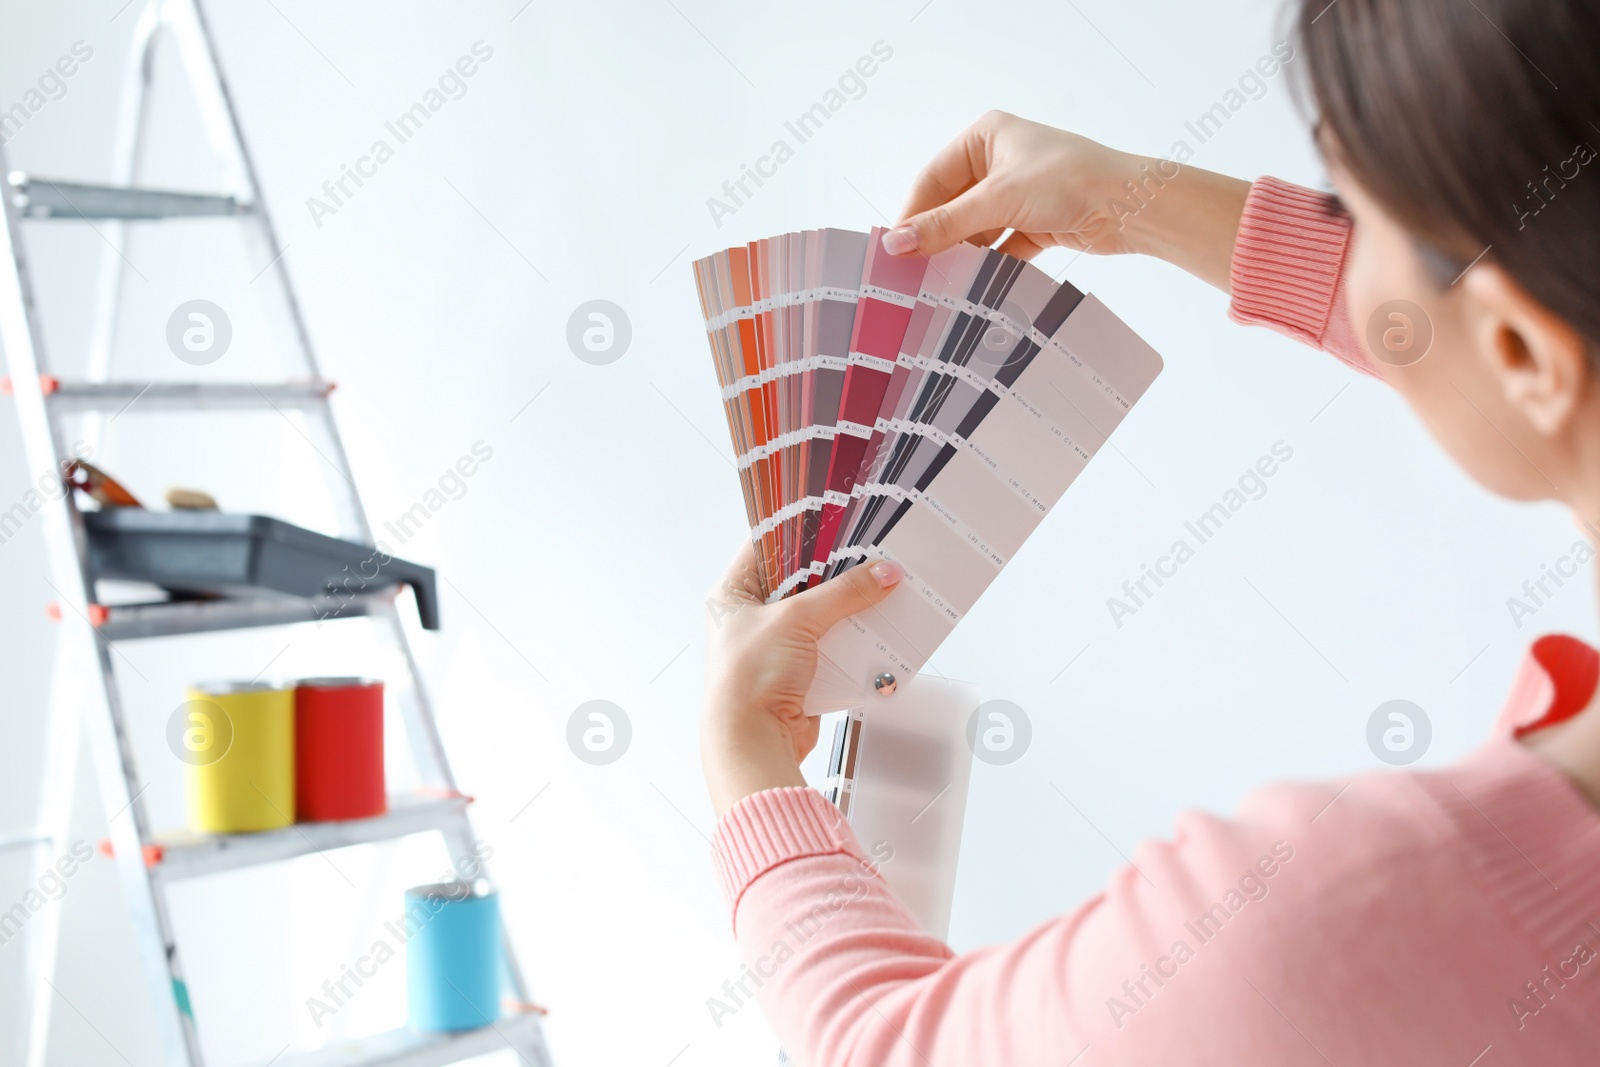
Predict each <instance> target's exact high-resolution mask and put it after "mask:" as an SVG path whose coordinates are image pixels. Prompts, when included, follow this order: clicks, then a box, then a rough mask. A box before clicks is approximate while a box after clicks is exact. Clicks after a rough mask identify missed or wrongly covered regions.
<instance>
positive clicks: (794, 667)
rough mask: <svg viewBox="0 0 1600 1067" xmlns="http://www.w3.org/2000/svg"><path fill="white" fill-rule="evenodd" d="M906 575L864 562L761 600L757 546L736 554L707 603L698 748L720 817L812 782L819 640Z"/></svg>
mask: <svg viewBox="0 0 1600 1067" xmlns="http://www.w3.org/2000/svg"><path fill="white" fill-rule="evenodd" d="M902 573H903V572H902V571H901V569H900V567H899V566H898V565H897V564H894V563H888V562H883V561H880V562H877V563H871V564H864V565H860V566H856V567H852V568H851V569H850V570H848V571H846V572H845V573H844V574H841V575H839V576H838V577H837V578H832V579H830V580H828V581H826V582H823V583H822V584H821V585H818V586H817V587H816V588H814V589H808V590H806V591H805V592H803V593H797V594H795V595H794V596H791V597H788V598H787V599H785V600H780V601H779V602H777V603H776V604H763V603H762V595H761V584H760V579H759V575H758V570H757V567H756V556H755V548H754V546H753V545H750V544H746V545H745V546H744V547H743V548H741V549H740V550H739V552H738V554H737V555H735V556H734V559H733V562H732V563H731V564H730V565H729V567H728V572H727V574H725V575H724V576H723V579H722V581H721V582H719V583H718V584H717V586H716V587H715V588H714V589H713V590H712V591H711V596H710V599H709V600H708V601H707V615H708V623H709V625H708V630H709V636H708V641H707V646H708V654H707V669H706V704H705V709H704V711H703V713H702V716H701V721H700V755H701V762H702V764H703V766H704V769H705V775H706V786H707V788H708V789H709V790H710V791H711V803H712V806H713V807H714V808H715V809H716V813H717V817H718V818H721V817H722V813H723V812H725V811H727V810H728V809H729V808H731V807H732V806H733V805H734V804H736V803H738V802H739V800H741V799H742V798H744V797H746V796H748V795H749V794H751V793H756V792H759V791H761V790H763V789H776V788H780V787H782V786H792V785H805V779H804V778H803V777H802V776H801V774H800V761H801V760H802V759H804V758H805V756H806V754H807V753H809V752H810V751H811V750H812V748H814V747H815V746H816V743H817V718H816V717H815V716H813V715H807V714H806V713H805V697H806V691H807V690H808V689H810V688H811V680H812V677H813V676H814V675H815V674H816V671H817V642H818V641H820V640H821V639H822V635H823V634H825V633H827V632H828V630H829V629H831V628H832V627H833V625H834V624H835V623H838V622H841V621H843V620H844V619H845V618H847V617H849V616H851V615H854V614H855V613H856V612H858V611H863V610H865V609H867V608H869V607H872V606H873V605H875V604H878V603H880V602H881V601H882V600H883V599H884V598H885V597H887V596H888V595H889V593H890V592H891V591H892V590H893V589H894V586H895V585H896V584H897V583H898V582H899V581H900V578H901V575H902Z"/></svg>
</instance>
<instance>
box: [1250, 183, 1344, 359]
mask: <svg viewBox="0 0 1600 1067" xmlns="http://www.w3.org/2000/svg"><path fill="white" fill-rule="evenodd" d="M1349 244H1350V217H1349V216H1348V215H1346V214H1344V213H1343V212H1342V211H1340V210H1339V208H1338V201H1337V200H1335V199H1334V198H1333V197H1331V196H1328V195H1327V194H1324V193H1318V192H1315V191H1313V190H1310V189H1304V188H1301V187H1300V186H1298V185H1291V184H1290V183H1288V182H1285V181H1280V180H1279V179H1277V178H1262V179H1260V180H1259V181H1257V182H1256V183H1255V184H1254V185H1252V186H1251V187H1250V195H1249V197H1248V198H1247V199H1246V200H1245V205H1244V215H1243V217H1242V218H1241V219H1240V220H1239V237H1238V240H1237V241H1236V242H1235V243H1234V246H1233V270H1232V285H1233V302H1232V305H1231V307H1230V308H1229V310H1228V314H1229V317H1231V318H1232V319H1233V320H1234V321H1235V322H1241V323H1245V324H1247V325H1253V324H1260V325H1263V326H1270V327H1273V328H1274V329H1277V330H1280V331H1282V332H1283V333H1286V334H1288V335H1289V336H1290V337H1293V338H1294V339H1295V340H1297V341H1301V342H1303V343H1305V344H1308V345H1311V346H1313V347H1315V348H1323V347H1326V335H1327V333H1328V327H1329V323H1330V322H1331V321H1332V316H1333V310H1334V302H1335V300H1336V298H1337V297H1338V294H1339V275H1340V273H1341V272H1342V271H1343V269H1344V257H1345V250H1346V249H1347V248H1348V246H1349Z"/></svg>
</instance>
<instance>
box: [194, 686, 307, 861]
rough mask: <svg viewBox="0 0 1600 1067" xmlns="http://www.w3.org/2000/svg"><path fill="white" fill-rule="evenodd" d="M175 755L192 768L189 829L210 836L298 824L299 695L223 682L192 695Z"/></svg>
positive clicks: (197, 689)
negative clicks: (296, 703)
mask: <svg viewBox="0 0 1600 1067" xmlns="http://www.w3.org/2000/svg"><path fill="white" fill-rule="evenodd" d="M188 697H189V699H188V703H187V704H185V705H184V708H183V713H182V715H181V716H180V717H179V718H180V720H181V727H180V728H179V729H178V730H177V731H176V733H175V734H174V736H173V738H172V740H173V751H174V752H176V753H177V754H178V756H179V758H180V759H182V760H183V761H184V762H185V763H186V764H188V768H187V795H188V809H189V828H190V829H192V830H195V831H198V832H200V833H208V834H240V833H250V832H252V831H256V830H276V829H279V828H280V827H284V826H289V825H291V824H292V823H293V822H294V690H292V689H283V688H280V687H278V686H275V685H270V684H267V683H262V682H219V683H209V684H202V685H197V686H194V687H193V688H191V689H190V690H189V692H188Z"/></svg>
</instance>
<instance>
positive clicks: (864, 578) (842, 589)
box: [789, 559, 905, 638]
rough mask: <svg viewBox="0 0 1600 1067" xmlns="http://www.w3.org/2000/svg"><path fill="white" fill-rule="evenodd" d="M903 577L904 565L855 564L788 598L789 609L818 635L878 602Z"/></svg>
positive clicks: (883, 563)
mask: <svg viewBox="0 0 1600 1067" xmlns="http://www.w3.org/2000/svg"><path fill="white" fill-rule="evenodd" d="M903 577H905V568H904V567H902V566H900V564H898V563H893V562H891V561H889V560H882V559H881V560H878V561H876V562H874V563H869V564H865V565H857V566H855V567H851V568H850V569H849V570H847V571H845V572H844V573H843V574H841V575H839V576H838V577H837V578H833V579H830V580H829V581H826V582H823V583H822V584H821V585H819V586H817V587H816V588H815V589H807V590H806V591H805V592H803V593H800V594H798V595H796V596H794V597H792V598H790V600H789V603H790V604H791V605H793V606H792V607H791V608H790V610H791V611H792V612H793V613H794V614H795V615H796V617H797V618H799V619H800V621H801V622H802V623H803V624H804V625H805V626H806V627H808V628H809V629H811V630H812V631H813V632H814V633H816V635H817V636H818V637H819V638H820V637H821V636H822V635H823V634H825V633H827V632H828V631H829V630H830V629H832V628H833V625H834V624H835V623H838V622H843V621H844V620H845V619H847V618H849V617H850V616H851V615H854V614H856V613H857V612H859V611H865V610H866V609H867V608H870V607H872V606H874V605H876V604H881V603H882V602H883V601H884V600H885V599H886V598H887V597H888V596H889V594H890V593H892V592H893V591H894V589H895V587H896V586H897V585H899V584H900V579H901V578H903Z"/></svg>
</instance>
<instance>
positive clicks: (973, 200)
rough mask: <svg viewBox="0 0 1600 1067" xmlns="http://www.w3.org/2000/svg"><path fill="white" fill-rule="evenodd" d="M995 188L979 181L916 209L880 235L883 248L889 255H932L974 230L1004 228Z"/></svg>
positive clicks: (959, 240) (980, 231) (986, 182)
mask: <svg viewBox="0 0 1600 1067" xmlns="http://www.w3.org/2000/svg"><path fill="white" fill-rule="evenodd" d="M1004 226H1005V220H1004V218H1003V217H1002V216H1001V211H1000V207H999V204H998V203H997V202H996V199H995V195H994V189H993V188H992V187H991V186H990V184H989V182H988V181H981V182H979V183H978V184H977V185H974V186H973V187H972V188H971V189H968V190H967V191H966V192H964V193H962V194H961V195H960V196H958V197H956V198H955V199H954V200H950V201H947V202H946V203H943V204H939V205H937V206H935V207H931V208H929V209H928V210H927V211H923V212H919V213H918V214H915V215H912V216H911V217H910V218H908V219H906V220H904V221H903V222H901V223H900V224H899V225H897V226H895V228H894V229H892V230H890V231H889V232H888V233H886V234H884V235H883V249H884V251H885V252H888V253H889V254H890V255H891V256H903V255H907V254H908V253H911V252H920V253H922V254H923V255H925V256H931V255H933V254H934V253H935V252H943V251H944V250H945V249H947V248H949V247H950V246H952V245H955V244H959V243H960V242H961V241H964V240H965V239H966V238H968V237H971V236H972V235H973V234H975V233H983V232H984V231H985V230H993V229H996V228H1004Z"/></svg>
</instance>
